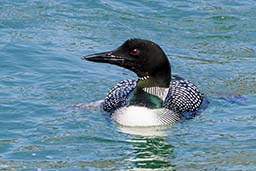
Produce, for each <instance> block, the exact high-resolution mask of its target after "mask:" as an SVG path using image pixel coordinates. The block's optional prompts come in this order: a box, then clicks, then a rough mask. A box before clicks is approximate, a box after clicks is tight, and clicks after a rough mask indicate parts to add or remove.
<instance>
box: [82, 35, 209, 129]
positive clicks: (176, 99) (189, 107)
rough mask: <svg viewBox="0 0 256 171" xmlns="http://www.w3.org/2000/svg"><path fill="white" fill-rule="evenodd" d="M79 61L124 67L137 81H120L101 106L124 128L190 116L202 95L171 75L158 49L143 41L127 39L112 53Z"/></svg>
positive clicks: (195, 111) (167, 63) (170, 121)
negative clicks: (135, 75) (135, 76)
mask: <svg viewBox="0 0 256 171" xmlns="http://www.w3.org/2000/svg"><path fill="white" fill-rule="evenodd" d="M82 59H85V60H88V61H93V62H100V63H109V64H114V65H117V66H121V67H124V68H126V69H128V70H131V71H133V72H134V73H136V74H137V76H138V79H136V80H135V79H134V80H133V79H128V80H124V81H121V82H120V83H118V84H117V85H116V86H115V87H114V88H112V89H111V90H110V91H109V93H108V95H107V97H106V98H105V99H104V101H103V103H102V109H103V111H105V112H108V113H110V114H111V115H110V116H111V118H112V119H114V120H115V121H116V122H118V123H119V124H121V125H125V126H161V125H167V124H172V123H175V122H177V121H180V120H182V119H184V118H186V117H187V116H189V117H191V116H192V117H193V116H195V114H196V113H197V112H198V110H199V109H200V108H201V106H202V103H203V100H204V94H203V93H201V92H200V91H199V90H198V88H197V87H196V86H195V85H194V84H193V83H191V82H190V81H188V80H186V79H184V78H182V77H179V76H171V67H170V63H169V60H168V58H167V56H166V54H165V53H164V51H163V50H162V49H161V47H160V46H159V45H158V44H156V43H154V42H152V41H150V40H144V39H138V38H133V39H128V40H126V41H125V42H124V43H123V44H122V45H121V46H120V47H118V48H117V49H115V50H112V51H107V52H101V53H96V54H91V55H87V56H83V57H82Z"/></svg>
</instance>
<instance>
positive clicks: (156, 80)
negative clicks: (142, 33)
mask: <svg viewBox="0 0 256 171" xmlns="http://www.w3.org/2000/svg"><path fill="white" fill-rule="evenodd" d="M83 59H86V60H89V61H94V62H102V63H110V64H114V65H118V66H121V67H124V68H127V69H129V70H131V71H133V72H135V73H136V74H137V75H138V77H139V78H140V80H143V81H144V83H145V81H146V80H147V84H148V85H145V86H155V85H156V86H161V87H168V86H169V83H170V80H171V69H170V64H169V61H168V58H167V57H166V55H165V53H164V52H163V50H162V49H161V48H160V46H158V45H157V44H156V43H154V42H152V41H149V40H143V39H129V40H127V41H125V42H124V44H122V45H121V46H120V47H118V48H117V49H115V50H112V51H108V52H103V53H97V54H92V55H88V56H85V57H83ZM151 84H154V85H151Z"/></svg>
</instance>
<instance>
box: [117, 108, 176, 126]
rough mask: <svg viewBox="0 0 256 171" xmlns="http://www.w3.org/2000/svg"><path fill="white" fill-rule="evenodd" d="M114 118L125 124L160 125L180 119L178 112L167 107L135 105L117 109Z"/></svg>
mask: <svg viewBox="0 0 256 171" xmlns="http://www.w3.org/2000/svg"><path fill="white" fill-rule="evenodd" d="M112 118H113V120H115V121H116V122H117V123H119V124H121V125H125V126H160V125H165V124H171V123H173V122H175V121H177V120H179V117H178V116H177V114H175V113H173V112H172V111H170V110H168V109H165V108H161V109H149V108H146V107H142V106H133V105H132V106H128V107H123V108H120V109H117V110H116V111H115V112H114V113H113V114H112Z"/></svg>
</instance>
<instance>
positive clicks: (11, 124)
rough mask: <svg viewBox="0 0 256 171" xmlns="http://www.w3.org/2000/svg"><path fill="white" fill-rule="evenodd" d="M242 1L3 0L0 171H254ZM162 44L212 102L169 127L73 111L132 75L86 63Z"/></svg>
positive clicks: (248, 10)
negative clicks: (131, 41)
mask: <svg viewBox="0 0 256 171" xmlns="http://www.w3.org/2000/svg"><path fill="white" fill-rule="evenodd" d="M255 3H256V2H255V1H253V0H245V1H238V0H235V1H213V0H210V1H199V0H191V1H166V0H163V1H153V0H151V1H144V0H141V1H124V0H122V1H114V0H101V1H99V0H96V1H84V2H83V1H81V0H80V1H79V0H60V1H55V0H47V1H39V0H30V1H28V0H1V1H0V38H1V39H0V58H1V62H0V70H1V72H0V129H1V131H0V170H8V171H13V170H19V171H20V170H22V171H25V170H26V171H32V170H37V171H41V170H42V171H46V170H49V171H53V170H59V171H69V170H74V171H78V170H79V171H80V170H144V169H146V170H177V171H198V170H232V171H234V170H246V171H247V170H251V171H252V170H255V168H256V138H255V137H256V126H255V125H256V114H255V109H256V104H255V102H256V89H255V86H256V69H255V66H256V41H255V40H256V39H255V37H256V13H255V11H256V5H255ZM133 37H139V38H145V39H150V40H153V41H155V42H157V43H158V44H159V45H160V46H161V47H162V48H163V49H164V50H165V52H166V54H167V55H168V57H169V59H170V62H171V65H172V71H173V73H175V74H178V75H180V76H182V77H185V78H187V79H189V80H191V81H193V82H194V83H195V84H196V85H198V86H199V88H200V89H201V90H202V91H203V92H204V93H205V94H207V96H208V98H209V101H210V105H209V107H208V108H207V109H206V110H205V111H204V112H203V113H202V114H201V115H200V116H197V117H196V118H194V119H192V120H188V121H185V122H182V123H177V124H175V125H173V126H169V127H166V128H140V129H139V128H126V127H121V126H119V125H117V124H116V123H114V122H112V121H111V120H110V119H109V118H108V117H106V116H105V115H104V114H102V113H101V112H100V111H99V110H97V109H94V108H91V109H85V108H77V107H73V105H76V104H79V103H86V102H92V101H96V100H99V99H102V98H104V96H105V95H106V93H107V92H108V90H109V89H110V88H111V87H112V86H114V85H115V84H116V83H117V82H119V81H121V80H123V79H128V78H134V77H135V75H134V74H133V73H131V72H129V71H127V70H125V69H122V68H118V67H116V66H111V65H107V64H105V65H104V64H99V63H90V62H87V61H83V60H81V59H80V57H81V56H83V55H86V54H90V53H95V52H101V51H105V50H110V49H113V48H116V47H117V46H119V45H120V44H121V43H122V42H123V41H125V40H126V39H128V38H133Z"/></svg>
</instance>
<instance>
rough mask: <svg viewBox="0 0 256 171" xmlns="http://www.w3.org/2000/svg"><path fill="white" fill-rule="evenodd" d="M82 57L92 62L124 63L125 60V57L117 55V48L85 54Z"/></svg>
mask: <svg viewBox="0 0 256 171" xmlns="http://www.w3.org/2000/svg"><path fill="white" fill-rule="evenodd" d="M82 59H84V60H88V61H92V62H101V63H109V64H115V65H123V63H124V62H125V58H123V57H119V56H118V55H116V53H115V50H114V51H108V52H101V53H95V54H91V55H87V56H83V57H82Z"/></svg>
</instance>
